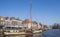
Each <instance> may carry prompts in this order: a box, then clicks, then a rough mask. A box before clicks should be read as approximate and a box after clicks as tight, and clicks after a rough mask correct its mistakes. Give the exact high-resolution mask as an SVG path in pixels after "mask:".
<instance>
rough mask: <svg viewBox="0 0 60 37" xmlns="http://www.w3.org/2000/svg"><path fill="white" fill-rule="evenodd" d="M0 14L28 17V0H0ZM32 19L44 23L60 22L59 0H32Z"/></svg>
mask: <svg viewBox="0 0 60 37" xmlns="http://www.w3.org/2000/svg"><path fill="white" fill-rule="evenodd" d="M0 16H8V17H11V16H14V17H16V18H18V17H19V18H20V19H21V20H24V19H30V0H0ZM32 20H33V21H37V22H40V23H42V24H44V25H52V24H54V23H60V0H32Z"/></svg>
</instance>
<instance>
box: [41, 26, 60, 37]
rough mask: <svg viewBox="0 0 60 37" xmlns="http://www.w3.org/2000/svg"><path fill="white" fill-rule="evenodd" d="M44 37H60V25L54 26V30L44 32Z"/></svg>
mask: <svg viewBox="0 0 60 37" xmlns="http://www.w3.org/2000/svg"><path fill="white" fill-rule="evenodd" d="M42 37H60V27H59V25H56V26H53V27H52V29H49V30H46V31H44V32H42Z"/></svg>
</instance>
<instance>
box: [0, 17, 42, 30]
mask: <svg viewBox="0 0 60 37" xmlns="http://www.w3.org/2000/svg"><path fill="white" fill-rule="evenodd" d="M31 23H32V24H31ZM0 25H4V27H20V28H26V29H31V28H32V29H40V28H41V25H40V24H39V23H37V22H36V21H31V20H29V19H25V20H24V21H22V20H20V19H18V18H14V17H2V16H0Z"/></svg>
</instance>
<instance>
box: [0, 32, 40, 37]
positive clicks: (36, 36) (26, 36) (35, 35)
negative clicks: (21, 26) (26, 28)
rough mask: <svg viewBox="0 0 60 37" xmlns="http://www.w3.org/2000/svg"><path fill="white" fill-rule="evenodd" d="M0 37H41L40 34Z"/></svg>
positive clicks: (1, 36) (0, 36)
mask: <svg viewBox="0 0 60 37" xmlns="http://www.w3.org/2000/svg"><path fill="white" fill-rule="evenodd" d="M0 37H41V33H36V34H33V35H8V36H3V35H0Z"/></svg>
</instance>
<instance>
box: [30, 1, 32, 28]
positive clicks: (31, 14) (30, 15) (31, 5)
mask: <svg viewBox="0 0 60 37" xmlns="http://www.w3.org/2000/svg"><path fill="white" fill-rule="evenodd" d="M30 20H31V29H32V0H30Z"/></svg>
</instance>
